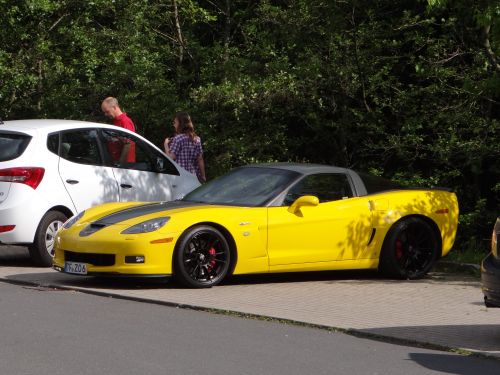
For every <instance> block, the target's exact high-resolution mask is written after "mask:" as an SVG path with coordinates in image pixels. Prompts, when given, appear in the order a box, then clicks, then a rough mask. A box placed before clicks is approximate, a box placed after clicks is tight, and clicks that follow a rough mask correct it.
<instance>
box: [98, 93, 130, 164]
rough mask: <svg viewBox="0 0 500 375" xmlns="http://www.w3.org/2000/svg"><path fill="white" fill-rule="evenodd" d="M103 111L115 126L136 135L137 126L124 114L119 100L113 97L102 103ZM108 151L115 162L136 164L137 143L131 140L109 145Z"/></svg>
mask: <svg viewBox="0 0 500 375" xmlns="http://www.w3.org/2000/svg"><path fill="white" fill-rule="evenodd" d="M101 110H102V112H103V113H104V115H105V116H106V117H109V118H110V119H112V120H113V125H116V126H120V127H122V128H125V129H128V130H130V131H133V132H134V133H135V125H134V122H133V121H132V119H131V118H130V117H128V116H127V114H126V113H125V112H122V110H121V108H120V106H119V105H118V100H117V99H116V98H113V97H112V96H109V97H107V98H106V99H104V100H103V101H102V103H101ZM108 149H109V152H110V154H111V157H112V158H113V160H114V161H119V162H121V163H123V162H125V161H126V162H129V163H133V162H135V143H134V142H132V141H130V140H123V142H120V141H117V142H112V143H109V144H108Z"/></svg>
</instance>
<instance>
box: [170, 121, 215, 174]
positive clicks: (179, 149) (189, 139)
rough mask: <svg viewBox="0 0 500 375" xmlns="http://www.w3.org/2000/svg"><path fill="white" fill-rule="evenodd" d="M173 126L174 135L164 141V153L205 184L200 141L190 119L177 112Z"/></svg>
mask: <svg viewBox="0 0 500 375" xmlns="http://www.w3.org/2000/svg"><path fill="white" fill-rule="evenodd" d="M173 125H174V128H175V133H176V135H175V136H174V137H173V138H166V139H165V142H164V147H165V153H166V154H167V155H168V156H170V158H171V159H173V160H175V161H176V162H177V164H179V165H180V166H181V167H182V168H184V169H185V170H187V171H188V172H191V173H193V174H194V175H196V176H197V177H198V180H200V182H205V181H206V177H205V162H204V160H203V149H202V147H201V139H200V137H198V136H197V135H196V133H195V132H194V125H193V122H192V121H191V117H190V116H189V114H187V113H186V112H177V113H176V114H175V116H174V122H173Z"/></svg>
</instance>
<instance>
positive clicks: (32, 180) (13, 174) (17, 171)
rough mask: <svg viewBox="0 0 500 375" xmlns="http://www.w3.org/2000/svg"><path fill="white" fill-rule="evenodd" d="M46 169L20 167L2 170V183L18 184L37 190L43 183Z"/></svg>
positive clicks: (0, 180)
mask: <svg viewBox="0 0 500 375" xmlns="http://www.w3.org/2000/svg"><path fill="white" fill-rule="evenodd" d="M44 173H45V169H43V168H36V167H20V168H7V169H0V182H17V183H20V184H26V185H28V186H31V187H32V188H33V189H36V188H37V187H38V185H39V184H40V182H42V178H43V175H44Z"/></svg>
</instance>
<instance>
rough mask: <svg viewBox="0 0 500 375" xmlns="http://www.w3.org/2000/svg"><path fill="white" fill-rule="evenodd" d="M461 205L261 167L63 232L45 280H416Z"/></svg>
mask: <svg viewBox="0 0 500 375" xmlns="http://www.w3.org/2000/svg"><path fill="white" fill-rule="evenodd" d="M457 218H458V203H457V198H456V196H455V194H454V193H451V192H449V191H446V190H443V189H434V190H431V189H422V190H416V189H407V188H403V187H401V186H398V185H396V184H394V183H392V182H390V181H387V180H383V179H381V178H378V177H374V176H370V175H365V174H362V173H357V172H354V171H353V170H350V169H345V168H337V167H332V166H323V165H312V164H286V163H276V164H259V165H249V166H245V167H241V168H237V169H234V170H232V171H230V172H229V173H228V174H226V175H223V176H222V177H219V178H217V179H215V180H213V181H211V182H209V183H207V184H204V185H202V186H200V187H199V188H197V189H195V190H194V191H192V192H191V193H189V194H187V195H186V196H185V197H184V198H183V199H182V200H179V201H173V202H157V203H150V202H148V203H145V202H133V203H130V202H129V203H125V202H124V203H108V204H104V205H100V206H96V207H94V208H90V209H88V210H86V211H83V212H81V213H79V214H78V215H77V216H74V217H73V218H71V219H70V220H68V221H67V222H66V223H65V224H64V226H63V227H62V229H61V230H60V231H59V233H58V235H57V237H56V246H55V254H54V263H53V264H54V266H53V267H54V269H56V270H58V271H61V272H66V273H70V274H80V275H101V276H102V275H126V276H173V277H174V279H175V280H177V281H178V282H179V283H181V284H183V285H185V286H188V287H198V288H199V287H209V286H213V285H216V284H218V283H220V282H221V281H222V280H223V279H224V278H225V277H226V276H227V275H230V274H250V273H267V272H293V271H324V270H346V269H377V268H378V269H379V270H380V271H382V272H383V273H385V274H386V275H388V276H390V277H396V278H405V279H414V278H419V277H422V276H423V275H425V274H426V273H427V272H428V271H429V270H430V269H431V267H432V266H433V264H434V263H435V261H436V260H437V259H438V258H439V257H440V256H443V255H446V254H447V253H448V252H449V251H450V249H451V247H452V245H453V242H454V240H455V233H456V229H457Z"/></svg>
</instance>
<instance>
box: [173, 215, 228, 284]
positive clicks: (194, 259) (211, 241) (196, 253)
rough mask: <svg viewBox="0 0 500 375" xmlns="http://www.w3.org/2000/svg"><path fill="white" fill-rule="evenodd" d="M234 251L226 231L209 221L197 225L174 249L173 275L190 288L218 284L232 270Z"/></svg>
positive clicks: (182, 237)
mask: <svg viewBox="0 0 500 375" xmlns="http://www.w3.org/2000/svg"><path fill="white" fill-rule="evenodd" d="M230 263H231V251H230V248H229V244H228V242H227V240H226V238H225V237H224V235H223V234H222V233H221V232H220V231H218V230H217V229H215V228H213V227H211V226H208V225H197V226H194V227H192V228H190V229H189V230H187V231H186V232H185V233H184V234H183V235H182V236H181V238H180V239H179V242H178V245H177V247H176V250H175V253H174V278H175V280H176V281H178V282H179V283H180V284H182V285H184V286H186V287H189V288H207V287H211V286H214V285H217V284H219V283H220V282H221V281H222V280H223V279H224V277H225V276H226V275H227V273H228V271H229V266H230Z"/></svg>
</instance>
